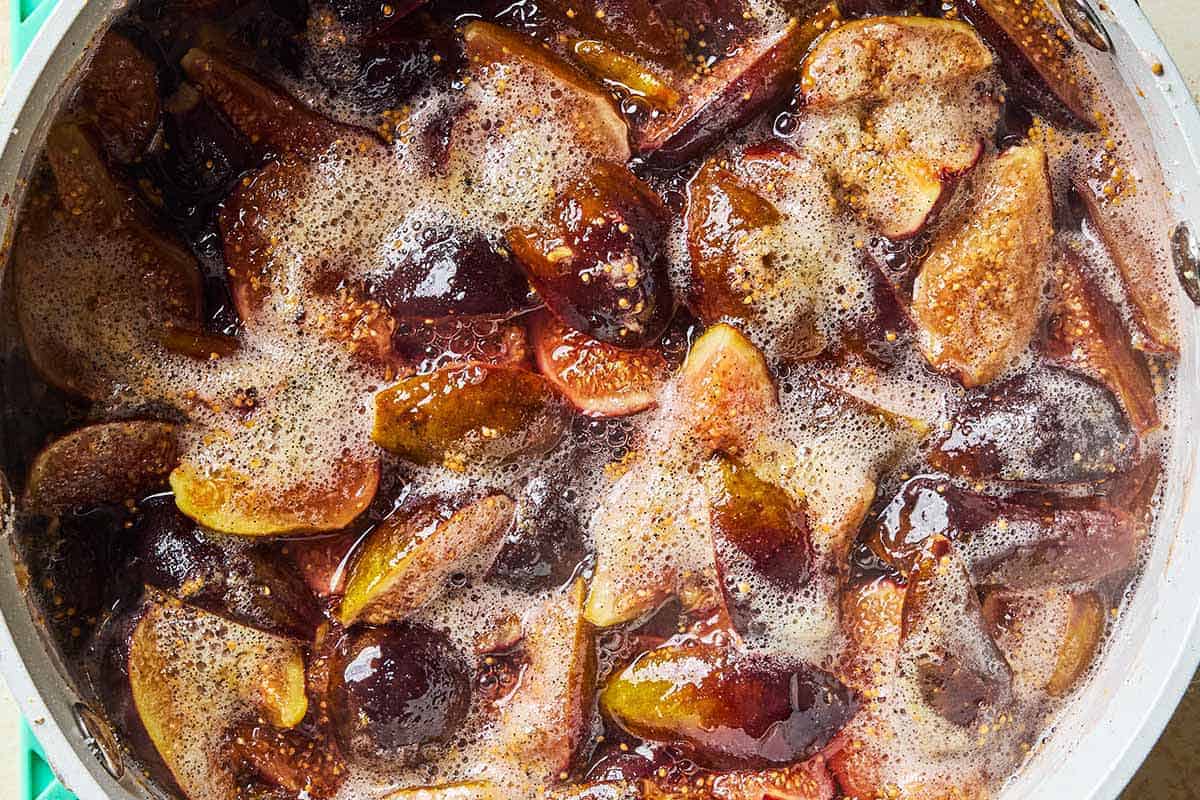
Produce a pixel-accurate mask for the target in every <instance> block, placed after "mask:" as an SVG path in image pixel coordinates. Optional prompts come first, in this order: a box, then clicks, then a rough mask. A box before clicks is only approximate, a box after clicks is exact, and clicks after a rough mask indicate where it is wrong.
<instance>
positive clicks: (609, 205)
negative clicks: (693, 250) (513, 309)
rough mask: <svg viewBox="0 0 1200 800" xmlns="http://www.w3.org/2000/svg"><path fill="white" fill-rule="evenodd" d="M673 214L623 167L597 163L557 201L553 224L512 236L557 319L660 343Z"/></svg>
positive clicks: (627, 341)
mask: <svg viewBox="0 0 1200 800" xmlns="http://www.w3.org/2000/svg"><path fill="white" fill-rule="evenodd" d="M666 233H667V209H666V207H665V206H664V205H663V203H662V201H661V200H660V199H659V197H658V195H657V194H655V193H654V190H652V189H651V188H650V187H649V186H647V185H646V184H645V183H643V182H642V181H640V180H639V179H638V178H637V177H635V176H634V175H633V173H631V172H630V171H629V170H628V169H626V168H625V167H624V166H621V165H618V164H612V163H607V162H599V163H597V164H596V165H594V166H593V167H592V168H591V169H590V171H589V172H587V173H586V174H585V175H584V176H583V177H582V178H581V179H579V180H576V181H574V182H572V183H571V185H570V186H568V187H567V188H566V189H565V190H564V191H563V192H562V193H561V194H560V195H559V196H558V198H557V200H556V202H555V206H554V211H553V218H552V222H551V223H550V224H549V225H545V226H540V227H537V228H527V227H518V228H514V229H512V230H510V231H509V232H508V236H507V238H508V243H509V246H510V247H511V248H512V251H513V253H515V254H516V256H517V259H518V260H519V261H520V263H521V266H522V268H524V270H525V272H526V275H527V277H528V278H529V282H530V284H531V285H532V286H533V288H534V289H535V290H536V291H537V293H538V294H539V296H541V298H542V299H543V300H545V302H546V305H547V306H548V307H549V309H550V310H551V311H552V312H554V314H555V316H557V317H558V318H559V319H561V320H562V321H563V322H565V323H566V324H567V325H569V326H570V327H572V328H574V329H576V330H578V331H582V332H583V333H586V334H588V335H589V336H591V337H593V338H595V339H599V340H600V341H602V342H607V343H609V344H614V345H618V346H622V347H638V346H641V345H643V344H646V343H647V342H650V341H653V340H654V339H657V338H658V336H659V335H660V334H661V333H662V332H663V331H664V330H665V329H666V326H667V323H668V322H669V321H670V319H671V314H672V312H673V311H674V308H673V305H672V300H671V295H670V287H669V282H668V280H667V274H666V268H667V263H666V254H665V252H664V249H663V248H664V246H665V237H666Z"/></svg>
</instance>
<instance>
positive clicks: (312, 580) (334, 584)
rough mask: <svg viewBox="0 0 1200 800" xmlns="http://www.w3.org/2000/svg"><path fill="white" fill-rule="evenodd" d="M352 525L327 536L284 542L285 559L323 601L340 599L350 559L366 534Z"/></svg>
mask: <svg viewBox="0 0 1200 800" xmlns="http://www.w3.org/2000/svg"><path fill="white" fill-rule="evenodd" d="M357 527H358V526H353V527H351V528H350V530H349V531H341V532H338V533H334V534H330V535H328V536H312V537H306V538H304V539H297V540H295V541H291V542H287V543H286V544H284V545H283V547H282V549H281V552H282V554H283V555H285V556H287V557H288V558H289V559H290V560H291V562H292V563H293V564H295V565H296V569H297V570H299V572H300V574H301V575H303V576H304V580H305V582H306V583H307V584H308V588H309V589H311V590H312V593H313V594H315V595H316V596H317V597H319V598H321V599H322V600H324V599H327V598H330V597H340V596H341V595H342V594H343V592H344V591H345V587H346V574H347V573H348V572H349V571H350V556H351V555H352V554H353V553H354V551H355V548H356V546H357V545H358V543H359V541H360V540H361V539H363V537H364V536H365V534H364V533H363V531H361V530H356V529H355V528H357Z"/></svg>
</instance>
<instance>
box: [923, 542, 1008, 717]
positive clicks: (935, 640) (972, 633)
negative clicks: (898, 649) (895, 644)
mask: <svg viewBox="0 0 1200 800" xmlns="http://www.w3.org/2000/svg"><path fill="white" fill-rule="evenodd" d="M947 609H950V611H949V612H948V611H947ZM947 613H951V614H954V618H955V620H956V623H955V624H954V625H946V624H944V621H945V617H946V614H947ZM902 620H903V621H902V627H901V642H902V646H903V648H904V652H903V653H902V656H901V661H900V664H901V671H902V673H903V674H905V675H908V676H910V677H911V678H913V679H915V681H916V683H917V686H918V688H919V689H920V692H921V696H922V697H923V698H924V700H925V702H926V703H928V704H929V707H930V708H932V709H933V710H934V711H935V712H936V713H937V714H938V715H939V716H941V717H943V718H944V719H946V720H947V721H949V722H951V723H954V724H955V725H959V726H969V725H972V724H974V722H975V721H976V719H978V718H979V715H980V713H981V712H983V711H984V710H985V709H993V708H1001V707H1003V706H1005V705H1006V704H1007V703H1008V702H1009V701H1010V700H1011V698H1012V670H1011V669H1010V668H1009V665H1008V662H1007V661H1006V660H1005V658H1004V655H1003V654H1002V653H1001V652H1000V650H999V649H998V648H997V647H996V643H995V642H993V641H992V638H991V636H989V635H988V633H987V631H986V630H985V629H984V623H983V618H982V612H981V610H980V606H979V598H978V596H977V595H976V594H975V587H974V586H973V585H972V584H971V579H970V577H969V576H968V574H967V570H966V567H965V566H964V565H963V564H962V561H961V560H960V559H959V558H958V556H957V554H956V553H955V552H954V549H953V547H952V546H951V544H950V541H949V540H948V539H946V538H944V537H941V536H935V537H933V538H931V539H930V540H929V542H927V544H926V547H925V549H924V550H922V552H921V554H920V556H919V557H918V558H917V559H916V561H915V562H914V565H913V569H912V572H911V573H910V576H909V585H908V591H907V592H906V593H905V596H904V611H903V616H902Z"/></svg>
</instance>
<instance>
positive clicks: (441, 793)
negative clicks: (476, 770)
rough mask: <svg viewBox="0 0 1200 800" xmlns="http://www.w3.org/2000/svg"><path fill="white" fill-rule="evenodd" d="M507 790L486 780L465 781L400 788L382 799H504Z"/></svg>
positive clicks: (506, 795) (506, 796)
mask: <svg viewBox="0 0 1200 800" xmlns="http://www.w3.org/2000/svg"><path fill="white" fill-rule="evenodd" d="M508 797H509V794H508V791H507V790H505V789H502V788H501V787H499V786H497V785H495V784H493V783H488V782H487V781H465V782H462V783H447V784H443V785H441V786H419V787H417V788H414V789H400V790H398V791H395V792H392V793H391V794H389V795H387V796H385V797H384V798H383V800H506V799H507V798H508Z"/></svg>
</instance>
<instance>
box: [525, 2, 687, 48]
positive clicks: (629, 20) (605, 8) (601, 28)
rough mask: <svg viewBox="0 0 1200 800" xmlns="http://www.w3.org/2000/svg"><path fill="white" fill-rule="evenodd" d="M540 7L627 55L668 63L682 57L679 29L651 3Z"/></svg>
mask: <svg viewBox="0 0 1200 800" xmlns="http://www.w3.org/2000/svg"><path fill="white" fill-rule="evenodd" d="M538 8H539V9H541V10H543V11H545V13H546V14H547V15H549V16H551V17H554V18H555V19H556V20H558V21H559V22H560V23H563V24H566V25H570V26H571V27H573V28H576V29H578V30H579V31H580V32H581V33H584V34H585V35H587V36H589V37H591V38H593V39H600V40H603V41H605V42H610V43H611V44H612V45H613V46H614V47H617V48H620V49H621V50H624V51H625V52H626V53H630V54H632V55H635V56H639V57H642V58H649V59H652V60H656V61H660V62H662V63H666V64H671V63H673V62H675V61H678V60H679V59H680V57H681V52H680V50H679V48H678V40H677V37H676V30H675V28H674V27H673V26H672V24H671V22H670V21H669V20H668V19H666V18H664V14H663V11H664V9H662V8H660V7H659V5H658V4H657V3H654V2H651V0H549V2H544V3H542V4H541V5H539V6H538Z"/></svg>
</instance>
